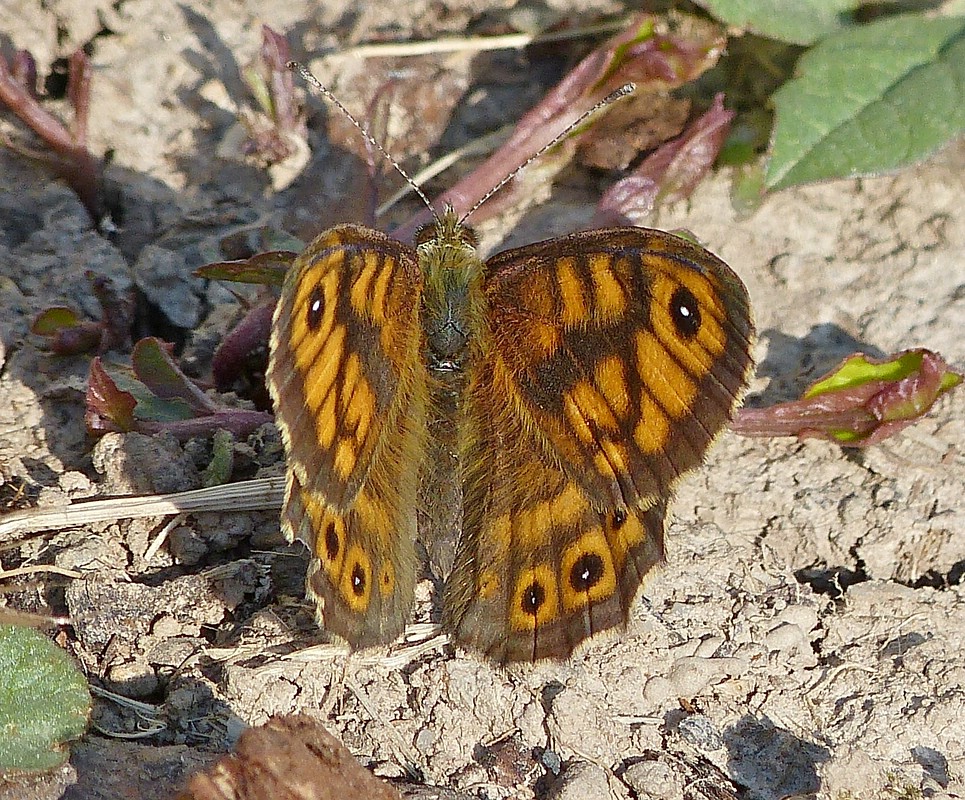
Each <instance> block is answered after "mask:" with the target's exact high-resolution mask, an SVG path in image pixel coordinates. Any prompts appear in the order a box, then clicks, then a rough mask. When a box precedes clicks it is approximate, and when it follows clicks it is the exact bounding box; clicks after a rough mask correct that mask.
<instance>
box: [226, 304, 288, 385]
mask: <svg viewBox="0 0 965 800" xmlns="http://www.w3.org/2000/svg"><path fill="white" fill-rule="evenodd" d="M274 311H275V299H274V298H272V299H270V300H267V301H265V302H263V303H259V304H258V305H257V306H255V307H254V308H252V309H251V310H250V311H249V312H248V313H247V314H245V316H244V318H243V319H242V320H241V322H239V323H238V324H237V325H236V326H235V327H234V328H233V329H232V330H231V331H229V332H228V334H227V335H226V336H225V337H224V339H222V340H221V344H220V345H218V349H217V350H215V353H214V357H213V358H212V360H211V372H212V374H213V377H214V382H215V385H216V386H217V387H218V388H219V389H222V390H225V389H229V388H230V387H231V386H232V384H234V382H235V381H236V380H237V379H238V378H239V377H240V376H241V375H242V374H244V373H245V372H246V370H247V367H248V365H249V363H250V360H251V356H252V354H253V353H257V352H259V351H262V352H263V351H264V348H265V344H266V343H267V342H268V334H269V332H270V331H271V318H272V314H274ZM263 367H264V364H262V368H263Z"/></svg>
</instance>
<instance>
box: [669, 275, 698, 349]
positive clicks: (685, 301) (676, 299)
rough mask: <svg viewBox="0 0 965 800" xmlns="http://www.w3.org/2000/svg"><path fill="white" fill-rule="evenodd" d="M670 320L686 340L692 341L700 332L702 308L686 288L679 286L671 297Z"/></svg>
mask: <svg viewBox="0 0 965 800" xmlns="http://www.w3.org/2000/svg"><path fill="white" fill-rule="evenodd" d="M670 319H672V320H673V324H674V327H675V328H676V329H677V334H678V335H679V336H681V337H682V338H684V339H692V338H693V337H694V336H696V335H697V332H698V331H699V330H700V306H699V305H698V303H697V298H696V297H694V294H693V292H691V291H690V289H688V288H686V287H685V286H678V287H677V288H676V289H675V290H674V293H673V295H671V297H670Z"/></svg>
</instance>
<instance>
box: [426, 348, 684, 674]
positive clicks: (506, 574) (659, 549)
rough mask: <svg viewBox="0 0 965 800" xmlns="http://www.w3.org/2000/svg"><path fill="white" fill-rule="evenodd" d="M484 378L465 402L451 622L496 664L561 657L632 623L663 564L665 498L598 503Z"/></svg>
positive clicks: (448, 605) (446, 614)
mask: <svg viewBox="0 0 965 800" xmlns="http://www.w3.org/2000/svg"><path fill="white" fill-rule="evenodd" d="M488 373H489V370H487V369H486V367H485V366H481V367H480V368H479V370H478V371H476V372H474V374H473V376H472V382H471V384H470V387H469V389H468V395H467V398H466V425H467V426H468V427H470V428H471V432H470V433H469V434H468V436H469V441H468V442H467V443H466V447H467V449H466V450H465V451H464V464H465V479H464V483H463V493H464V518H463V525H462V535H461V538H460V542H459V549H458V550H457V553H456V563H455V568H454V570H453V573H452V575H451V576H450V578H449V581H448V583H447V585H446V592H445V594H444V597H443V625H444V627H445V628H446V629H447V630H448V631H449V632H450V635H451V636H452V637H453V639H454V640H455V641H456V642H457V643H458V644H460V645H462V646H465V647H468V648H471V649H474V650H477V651H481V652H483V653H484V654H486V655H487V656H488V657H489V658H492V659H494V660H496V661H500V662H505V661H519V660H523V661H535V660H538V659H541V658H565V657H566V656H568V655H570V653H572V651H573V649H574V648H575V647H576V646H577V645H579V644H580V643H581V642H582V641H583V640H584V639H586V638H588V637H590V636H593V635H595V634H597V633H600V632H601V631H604V630H607V629H609V628H613V627H616V626H620V625H622V624H624V623H625V622H626V619H627V617H628V615H629V613H630V608H631V606H632V603H633V601H634V599H635V597H636V595H637V591H638V589H639V587H640V584H641V583H642V581H643V580H644V578H645V576H646V575H647V574H648V573H649V572H650V571H651V570H652V569H653V567H654V566H655V565H656V564H658V563H660V562H661V561H662V560H663V552H664V551H663V532H664V519H665V516H666V502H665V501H658V502H656V503H654V504H651V505H650V506H649V507H646V508H642V507H638V508H632V509H628V508H626V507H616V506H614V505H613V504H612V503H609V504H607V503H604V504H600V503H598V502H596V499H595V498H591V497H590V496H589V495H588V494H587V492H586V489H585V488H584V487H583V486H582V485H580V484H578V483H576V482H575V481H573V480H572V479H570V478H569V477H568V476H567V474H566V472H565V471H564V470H563V469H561V467H560V466H559V464H558V462H555V461H554V460H553V459H550V458H547V457H546V454H545V452H544V451H543V449H542V448H541V447H540V445H539V444H538V443H537V442H536V441H534V439H533V438H532V435H531V434H530V433H527V431H526V430H525V429H524V427H523V425H522V422H523V421H522V419H521V418H520V417H518V416H514V415H513V413H512V411H511V410H510V409H509V408H508V407H507V406H506V405H505V403H503V402H502V397H501V396H499V395H497V394H495V392H497V391H498V390H496V389H495V387H494V385H493V383H492V382H491V375H489V374H488ZM494 409H496V410H495V411H494Z"/></svg>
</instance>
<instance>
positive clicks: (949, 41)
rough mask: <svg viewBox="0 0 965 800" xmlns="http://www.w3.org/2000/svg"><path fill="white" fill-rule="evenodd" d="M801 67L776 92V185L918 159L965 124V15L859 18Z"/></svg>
mask: <svg viewBox="0 0 965 800" xmlns="http://www.w3.org/2000/svg"><path fill="white" fill-rule="evenodd" d="M797 72H798V77H797V78H795V79H793V80H791V81H788V82H787V83H786V84H785V85H784V86H783V87H782V88H781V89H780V90H779V91H778V92H777V93H776V94H775V95H774V104H775V107H776V114H777V121H776V124H775V128H774V136H773V140H772V144H771V159H770V163H769V164H768V168H767V176H766V179H765V185H766V186H767V188H769V189H781V188H785V187H787V186H792V185H794V184H798V183H805V182H808V181H817V180H825V179H829V178H841V177H846V176H857V175H871V174H877V173H880V172H882V171H885V170H890V169H895V168H897V167H900V166H905V165H908V164H912V163H915V162H916V161H919V160H920V159H922V158H924V157H925V156H926V155H928V154H929V153H931V152H933V151H934V150H936V149H937V148H938V147H940V146H941V145H942V144H944V143H945V142H947V141H949V140H950V139H952V138H954V137H955V136H958V135H960V134H961V133H962V132H963V131H965V18H961V17H954V18H946V19H923V18H921V17H920V16H915V15H905V16H900V17H891V18H889V19H884V20H880V21H878V22H874V23H871V24H869V25H864V26H862V27H859V28H851V29H848V30H845V31H842V32H840V33H837V34H834V35H832V36H829V37H828V38H827V39H825V40H824V41H823V42H821V43H820V44H818V45H817V46H815V47H814V48H813V49H812V50H810V51H809V52H808V53H806V54H805V55H804V56H803V57H802V58H801V60H800V61H799V62H798V67H797Z"/></svg>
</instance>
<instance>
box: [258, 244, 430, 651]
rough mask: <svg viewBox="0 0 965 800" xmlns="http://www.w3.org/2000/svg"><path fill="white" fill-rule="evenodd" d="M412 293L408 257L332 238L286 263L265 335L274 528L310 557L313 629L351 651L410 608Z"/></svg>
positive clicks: (419, 383)
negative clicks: (280, 483) (275, 489)
mask: <svg viewBox="0 0 965 800" xmlns="http://www.w3.org/2000/svg"><path fill="white" fill-rule="evenodd" d="M421 294H422V274H421V270H420V268H419V263H418V257H417V254H416V252H415V250H413V249H412V248H411V247H407V246H405V245H403V244H401V243H399V242H397V241H395V240H393V239H390V238H389V237H387V236H385V235H384V234H381V233H379V232H377V231H374V230H370V229H368V228H363V227H360V226H355V225H343V226H339V227H337V228H333V229H331V230H329V231H326V232H325V233H323V234H322V235H320V236H319V237H318V238H317V239H315V241H313V242H312V243H311V245H309V246H308V247H307V248H306V249H305V251H304V252H303V253H302V254H300V255H299V256H298V258H296V259H295V263H294V264H293V266H292V268H291V269H290V271H289V273H288V275H287V276H286V280H285V284H284V287H283V289H282V294H281V298H280V299H279V301H278V306H277V308H276V310H275V316H274V320H273V325H272V336H271V356H270V359H269V366H268V373H267V383H268V387H269V390H270V392H271V395H272V400H273V402H274V406H275V412H276V422H277V424H278V427H279V428H280V430H281V434H282V439H283V441H284V443H285V450H286V453H287V463H288V482H287V488H286V493H285V504H284V509H283V512H282V528H283V530H284V531H285V533H286V535H287V536H288V538H289V539H291V540H294V539H300V540H302V541H303V542H305V543H306V544H307V545H308V547H309V549H310V550H311V552H312V556H313V558H312V565H311V567H310V568H309V575H308V593H309V595H311V596H312V597H313V598H314V599H315V600H316V602H317V606H318V616H319V621H320V623H321V625H322V626H323V627H324V628H325V629H326V630H328V631H331V632H332V633H335V634H337V635H338V636H341V637H342V638H344V639H346V640H347V641H348V643H349V644H350V645H351V646H352V647H353V648H358V647H366V646H370V645H374V644H380V643H385V642H388V641H391V640H392V639H394V638H395V637H396V636H398V635H399V633H401V631H402V629H403V628H404V626H405V623H406V621H407V619H408V615H409V611H410V608H411V605H412V597H413V590H414V586H415V578H416V573H417V558H416V553H415V539H416V524H417V523H416V507H417V498H418V488H419V485H418V481H419V469H420V465H421V463H422V460H423V454H424V452H425V444H426V396H427V391H428V383H427V374H426V369H425V366H424V364H423V360H422V338H423V337H422V329H421V324H420V307H421Z"/></svg>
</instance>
